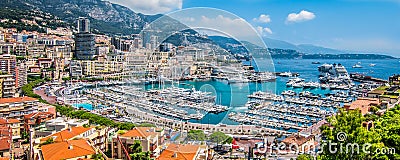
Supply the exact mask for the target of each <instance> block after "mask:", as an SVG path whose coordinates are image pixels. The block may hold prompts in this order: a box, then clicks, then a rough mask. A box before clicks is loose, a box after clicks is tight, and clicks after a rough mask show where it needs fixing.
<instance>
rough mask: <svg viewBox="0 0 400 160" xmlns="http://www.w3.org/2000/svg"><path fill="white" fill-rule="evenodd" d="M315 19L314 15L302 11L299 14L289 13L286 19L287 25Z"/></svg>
mask: <svg viewBox="0 0 400 160" xmlns="http://www.w3.org/2000/svg"><path fill="white" fill-rule="evenodd" d="M314 18H315V14H314V13H312V12H309V11H305V10H302V11H301V12H300V13H290V14H289V15H288V16H287V18H286V22H287V23H296V22H304V21H309V20H312V19H314Z"/></svg>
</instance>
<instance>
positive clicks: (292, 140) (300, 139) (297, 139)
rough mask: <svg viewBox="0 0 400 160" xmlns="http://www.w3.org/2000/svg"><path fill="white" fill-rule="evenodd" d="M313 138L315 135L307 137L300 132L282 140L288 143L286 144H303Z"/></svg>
mask: <svg viewBox="0 0 400 160" xmlns="http://www.w3.org/2000/svg"><path fill="white" fill-rule="evenodd" d="M312 138H314V135H310V136H308V137H305V136H301V135H298V134H292V135H290V136H289V137H287V138H285V139H284V140H282V142H283V143H286V144H297V145H299V146H301V145H303V144H304V143H306V142H307V141H309V140H311V139H312Z"/></svg>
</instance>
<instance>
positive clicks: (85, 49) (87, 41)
mask: <svg viewBox="0 0 400 160" xmlns="http://www.w3.org/2000/svg"><path fill="white" fill-rule="evenodd" d="M77 27H78V33H77V34H75V57H76V59H78V60H92V59H93V58H94V56H95V55H96V48H95V44H96V42H95V35H94V34H91V33H90V22H89V20H88V19H87V18H83V17H80V18H79V19H78V26H77Z"/></svg>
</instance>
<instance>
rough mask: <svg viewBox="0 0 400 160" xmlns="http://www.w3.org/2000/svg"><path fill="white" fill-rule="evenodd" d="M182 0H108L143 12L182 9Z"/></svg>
mask: <svg viewBox="0 0 400 160" xmlns="http://www.w3.org/2000/svg"><path fill="white" fill-rule="evenodd" d="M182 1H183V0H110V2H112V3H117V4H120V5H123V6H126V7H128V8H130V9H132V10H133V11H135V12H139V13H144V14H158V13H166V12H169V11H173V10H177V9H182Z"/></svg>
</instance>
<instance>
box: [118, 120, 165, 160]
mask: <svg viewBox="0 0 400 160" xmlns="http://www.w3.org/2000/svg"><path fill="white" fill-rule="evenodd" d="M164 138H165V136H164V129H161V128H153V127H135V128H133V129H132V130H129V131H128V132H126V133H124V134H122V135H121V136H119V137H118V136H116V137H113V139H112V144H111V145H112V146H111V148H112V155H113V158H122V159H126V156H125V154H124V148H125V149H126V150H128V152H129V151H130V148H129V147H130V146H131V145H133V144H134V143H135V140H139V141H140V142H141V145H142V149H143V151H144V152H147V151H150V152H151V154H152V156H157V155H158V154H159V153H160V148H161V147H160V145H161V144H163V143H164Z"/></svg>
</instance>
